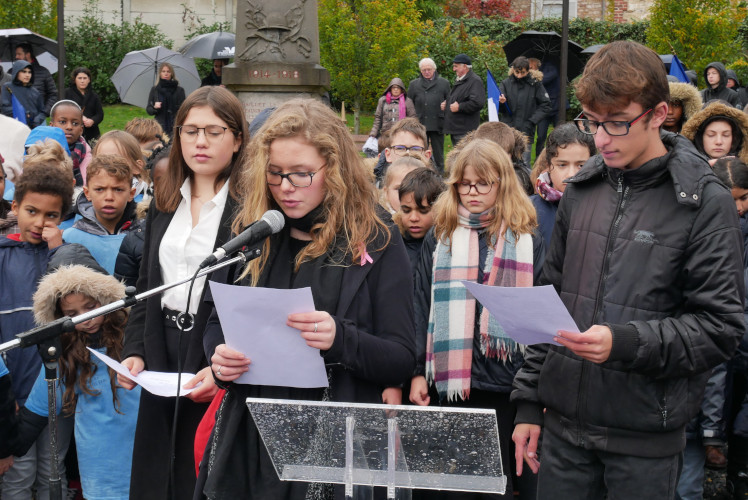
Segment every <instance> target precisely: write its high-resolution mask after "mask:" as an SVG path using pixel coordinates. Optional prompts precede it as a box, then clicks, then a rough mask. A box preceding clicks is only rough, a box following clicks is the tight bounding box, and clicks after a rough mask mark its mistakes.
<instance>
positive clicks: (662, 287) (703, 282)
mask: <svg viewBox="0 0 748 500" xmlns="http://www.w3.org/2000/svg"><path fill="white" fill-rule="evenodd" d="M662 137H663V142H664V143H665V146H666V147H667V149H668V153H667V154H665V155H664V156H662V157H659V158H655V159H653V160H650V161H649V162H647V163H645V164H644V165H642V166H641V167H639V168H638V169H635V170H619V169H611V168H608V167H606V165H605V163H604V162H603V159H602V157H601V156H595V157H593V158H591V159H590V160H589V161H588V162H587V163H586V164H585V166H584V167H583V168H582V170H580V171H579V173H577V175H575V176H574V177H572V178H571V179H570V180H569V181H568V185H567V187H566V190H565V191H564V196H563V197H562V198H561V202H560V204H559V208H558V214H557V216H556V227H555V228H554V230H553V236H552V242H551V247H550V250H549V252H548V257H547V258H546V261H545V267H544V269H543V277H542V282H544V283H547V284H552V285H553V286H554V287H555V288H556V291H557V292H558V293H559V295H560V296H561V299H562V300H563V302H564V304H565V305H566V307H567V309H568V310H569V312H570V313H571V315H572V317H573V318H574V320H575V322H576V324H577V326H578V327H579V329H580V330H581V331H585V330H587V329H588V328H590V327H591V326H592V325H603V324H604V325H606V326H608V327H609V328H610V329H611V331H612V333H613V344H612V349H611V351H610V355H609V357H608V359H607V360H606V361H605V362H604V363H600V364H598V363H592V362H590V361H587V360H584V359H582V358H580V357H578V356H576V355H575V354H573V353H572V352H571V351H569V350H568V349H566V348H564V347H561V346H556V345H549V344H538V345H533V346H529V347H528V348H527V350H526V351H525V364H524V366H523V367H522V369H521V370H520V371H519V373H518V374H517V376H516V377H515V379H514V387H515V390H514V392H513V393H512V400H513V401H514V402H516V403H517V418H516V420H515V422H516V423H532V424H538V425H545V427H546V428H547V429H550V430H552V431H553V432H554V434H556V435H557V436H561V437H562V438H563V439H566V440H570V441H572V442H573V444H575V445H578V443H581V442H583V443H584V447H585V448H587V449H595V450H603V451H607V452H611V453H618V454H624V455H633V456H638V457H667V456H671V455H674V454H676V453H679V452H680V451H681V450H682V449H683V447H684V445H685V426H686V424H687V423H688V422H689V420H690V419H691V418H692V417H693V416H695V415H696V413H697V412H698V410H699V403H700V401H701V396H702V394H703V392H704V385H705V383H706V379H707V377H708V375H709V370H710V369H711V368H712V367H714V366H716V365H718V364H719V363H721V362H723V361H725V360H727V359H729V358H730V357H731V356H732V354H733V352H734V351H735V347H736V346H737V343H738V340H739V339H740V337H741V336H742V335H743V331H744V330H745V323H744V321H743V295H744V288H743V282H742V281H743V273H742V270H743V262H742V260H741V255H742V251H743V238H742V234H741V232H740V229H739V227H738V220H737V216H736V211H735V202H734V201H733V200H732V196H731V195H730V192H729V190H728V189H726V188H725V187H724V185H722V184H721V183H720V182H719V180H718V179H717V177H716V176H715V175H714V173H712V171H711V169H710V168H709V165H708V164H707V163H706V161H705V160H704V158H703V157H702V156H701V155H699V154H698V153H697V152H696V149H695V148H694V147H693V145H692V144H691V143H690V142H689V141H688V139H686V138H685V137H682V136H679V135H675V134H671V133H663V135H662ZM544 409H545V412H544Z"/></svg>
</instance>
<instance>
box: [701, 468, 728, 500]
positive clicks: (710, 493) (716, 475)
mask: <svg viewBox="0 0 748 500" xmlns="http://www.w3.org/2000/svg"><path fill="white" fill-rule="evenodd" d="M731 499H732V496H730V494H729V493H728V492H727V488H726V486H725V471H716V470H710V469H707V470H706V479H705V481H704V500H731Z"/></svg>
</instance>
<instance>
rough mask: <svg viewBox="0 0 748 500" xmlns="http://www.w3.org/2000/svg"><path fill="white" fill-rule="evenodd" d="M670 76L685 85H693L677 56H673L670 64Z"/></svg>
mask: <svg viewBox="0 0 748 500" xmlns="http://www.w3.org/2000/svg"><path fill="white" fill-rule="evenodd" d="M670 74H671V75H673V76H674V77H675V78H677V79H678V80H680V81H681V82H683V83H691V80H690V79H689V78H688V75H686V68H685V67H683V63H682V62H680V59H678V57H677V56H676V55H675V54H673V60H672V62H671V63H670Z"/></svg>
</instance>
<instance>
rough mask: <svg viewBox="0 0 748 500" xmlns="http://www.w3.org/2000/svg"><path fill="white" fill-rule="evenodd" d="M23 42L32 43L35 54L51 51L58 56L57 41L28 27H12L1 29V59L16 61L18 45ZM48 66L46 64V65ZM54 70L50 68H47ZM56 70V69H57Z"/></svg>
mask: <svg viewBox="0 0 748 500" xmlns="http://www.w3.org/2000/svg"><path fill="white" fill-rule="evenodd" d="M21 42H26V43H30V44H31V47H32V48H33V49H34V54H35V55H36V54H41V53H42V52H49V53H50V54H51V55H53V56H57V53H58V52H57V50H58V49H57V41H56V40H52V39H51V38H47V37H46V36H42V35H40V34H38V33H34V32H33V31H30V30H27V29H26V28H11V29H5V30H0V61H15V59H16V45H18V44H19V43H21ZM44 66H45V67H46V65H44ZM47 69H49V70H50V71H52V70H51V69H50V68H47ZM55 71H56V69H55Z"/></svg>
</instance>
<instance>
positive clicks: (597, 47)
mask: <svg viewBox="0 0 748 500" xmlns="http://www.w3.org/2000/svg"><path fill="white" fill-rule="evenodd" d="M603 47H605V44H602V43H601V44H597V45H590V46H589V47H587V48H586V49H584V50H583V51H582V54H587V55H592V54H595V53H596V52H597V51H598V50H600V49H602V48H603Z"/></svg>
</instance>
